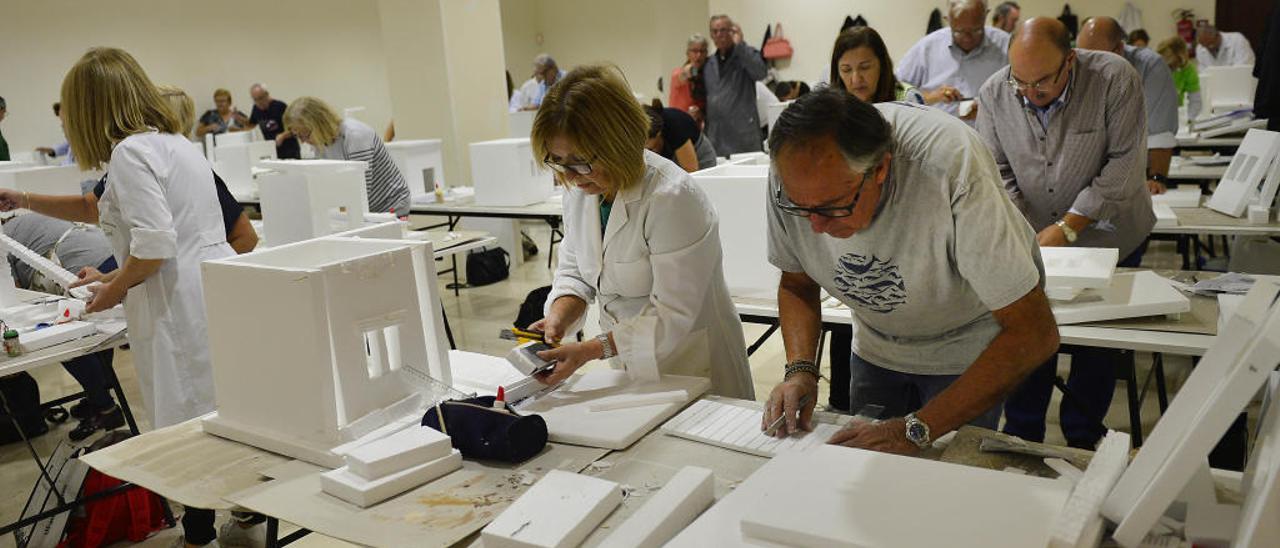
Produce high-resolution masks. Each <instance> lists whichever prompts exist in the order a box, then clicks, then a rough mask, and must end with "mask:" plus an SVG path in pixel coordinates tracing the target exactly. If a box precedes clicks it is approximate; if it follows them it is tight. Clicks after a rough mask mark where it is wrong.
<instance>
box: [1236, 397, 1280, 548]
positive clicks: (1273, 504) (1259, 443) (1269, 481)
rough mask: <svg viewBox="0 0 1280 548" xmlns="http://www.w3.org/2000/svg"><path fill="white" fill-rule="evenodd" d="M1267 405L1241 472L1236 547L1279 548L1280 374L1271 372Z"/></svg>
mask: <svg viewBox="0 0 1280 548" xmlns="http://www.w3.org/2000/svg"><path fill="white" fill-rule="evenodd" d="M1267 392H1268V394H1269V396H1268V403H1267V407H1266V409H1265V411H1264V413H1265V414H1264V415H1263V417H1262V420H1261V421H1260V423H1259V425H1258V437H1257V439H1256V441H1255V442H1254V446H1253V453H1252V454H1251V455H1250V456H1249V464H1248V466H1247V467H1246V468H1245V471H1244V479H1243V480H1242V482H1241V483H1242V487H1243V491H1244V493H1243V494H1244V505H1243V506H1242V507H1241V509H1240V514H1241V519H1240V528H1239V529H1238V530H1237V531H1236V534H1235V539H1236V543H1237V546H1242V547H1249V548H1254V547H1257V548H1263V547H1267V546H1280V519H1276V516H1280V372H1273V373H1271V381H1270V383H1269V386H1268V388H1267Z"/></svg>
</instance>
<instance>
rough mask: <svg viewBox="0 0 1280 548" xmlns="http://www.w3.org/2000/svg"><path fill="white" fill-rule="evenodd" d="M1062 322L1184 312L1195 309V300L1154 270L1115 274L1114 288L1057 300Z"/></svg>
mask: <svg viewBox="0 0 1280 548" xmlns="http://www.w3.org/2000/svg"><path fill="white" fill-rule="evenodd" d="M1050 304H1051V306H1052V307H1053V315H1054V318H1055V319H1056V320H1057V322H1058V325H1068V324H1075V323H1085V322H1099V321H1103V320H1116V319H1120V318H1136V317H1141V316H1158V315H1161V314H1180V313H1182V312H1187V311H1189V310H1191V301H1190V300H1189V299H1187V297H1186V296H1185V295H1183V294H1182V293H1181V292H1179V291H1178V290H1177V289H1174V288H1173V286H1172V285H1169V281H1168V280H1166V279H1164V278H1163V277H1161V276H1160V275H1159V274H1156V273H1154V272H1151V271H1147V270H1143V271H1139V272H1126V273H1123V274H1116V275H1114V276H1112V277H1111V285H1110V287H1105V288H1099V289H1086V290H1084V291H1083V292H1081V293H1080V295H1079V296H1077V297H1076V298H1075V299H1074V300H1072V301H1070V302H1063V301H1053V302H1051V303H1050Z"/></svg>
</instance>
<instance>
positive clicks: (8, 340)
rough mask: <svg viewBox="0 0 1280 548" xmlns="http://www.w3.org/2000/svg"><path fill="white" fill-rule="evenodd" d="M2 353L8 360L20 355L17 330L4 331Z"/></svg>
mask: <svg viewBox="0 0 1280 548" xmlns="http://www.w3.org/2000/svg"><path fill="white" fill-rule="evenodd" d="M4 353H5V354H8V355H9V357H10V358H16V357H18V356H21V355H22V345H21V344H19V343H18V330H16V329H7V330H5V332H4Z"/></svg>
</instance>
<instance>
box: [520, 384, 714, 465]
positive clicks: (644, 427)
mask: <svg viewBox="0 0 1280 548" xmlns="http://www.w3.org/2000/svg"><path fill="white" fill-rule="evenodd" d="M710 386H711V381H710V380H708V379H706V378H704V377H685V376H679V375H663V376H662V377H661V380H660V381H659V382H656V383H641V382H633V381H631V380H630V379H629V378H628V377H627V374H626V372H625V371H618V370H613V369H603V370H596V371H591V372H588V373H585V374H582V375H578V376H576V377H574V379H573V380H571V381H570V382H569V383H567V384H566V385H565V386H564V387H563V388H561V389H559V390H557V391H555V392H552V393H550V394H547V395H546V396H543V397H541V398H537V399H535V400H530V401H526V402H525V403H524V404H523V405H521V406H520V407H519V411H521V412H525V413H537V414H539V415H542V418H543V419H544V420H546V421H547V433H548V436H549V438H550V440H551V441H553V442H558V443H568V444H573V445H585V446H588V447H599V448H602V449H625V448H627V447H628V446H630V445H631V444H632V443H635V442H636V440H638V439H640V438H641V437H642V436H644V435H645V434H647V433H649V432H650V431H652V430H653V429H654V428H655V427H657V426H658V425H659V424H661V423H662V421H665V420H667V419H668V418H670V417H671V416H672V415H675V414H676V412H677V411H679V410H680V408H681V407H684V405H685V404H687V403H688V401H689V400H692V399H695V398H697V397H698V396H701V395H702V394H703V393H704V392H706V391H707V389H708V388H710ZM676 390H684V391H685V393H686V394H688V399H686V401H683V402H679V403H665V404H655V405H645V406H642V407H627V408H623V409H614V410H611V411H592V410H591V407H592V406H593V405H600V404H615V403H620V402H627V401H630V400H634V399H636V398H645V397H648V395H650V394H654V393H661V392H672V391H676Z"/></svg>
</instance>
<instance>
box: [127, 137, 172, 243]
mask: <svg viewBox="0 0 1280 548" xmlns="http://www.w3.org/2000/svg"><path fill="white" fill-rule="evenodd" d="M158 169H163V168H162V167H161V166H160V165H159V164H158V163H157V162H156V160H155V155H154V154H153V153H152V152H151V151H150V150H148V149H147V148H146V147H145V145H142V144H140V143H137V142H121V143H120V144H119V145H117V146H116V148H115V150H114V151H112V153H111V163H110V175H109V177H110V179H109V181H110V184H111V188H112V192H113V193H115V195H116V197H117V198H118V206H119V208H120V215H121V219H122V221H123V225H124V226H121V227H119V228H120V229H121V230H125V229H127V230H128V231H129V255H131V256H134V257H137V258H139V259H172V258H174V257H177V255H178V233H177V231H176V230H174V226H173V214H172V212H170V211H169V202H168V200H166V199H165V194H166V193H167V192H173V191H177V190H178V189H165V188H164V187H163V186H161V184H160V176H159V174H157V173H156V171H157V170H158ZM179 183H181V181H179ZM121 259H122V260H123V257H122V258H121Z"/></svg>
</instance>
